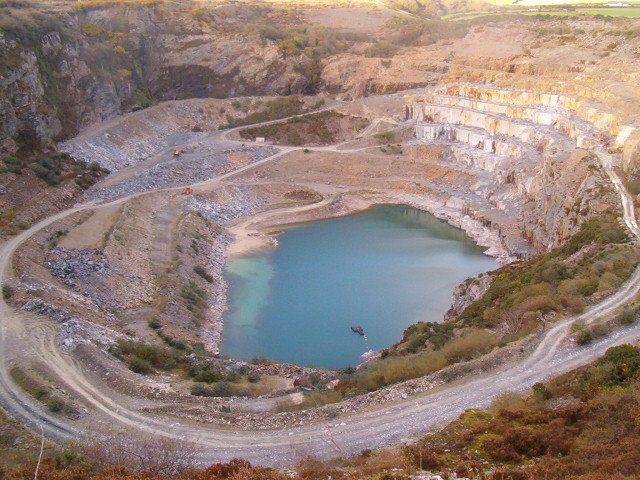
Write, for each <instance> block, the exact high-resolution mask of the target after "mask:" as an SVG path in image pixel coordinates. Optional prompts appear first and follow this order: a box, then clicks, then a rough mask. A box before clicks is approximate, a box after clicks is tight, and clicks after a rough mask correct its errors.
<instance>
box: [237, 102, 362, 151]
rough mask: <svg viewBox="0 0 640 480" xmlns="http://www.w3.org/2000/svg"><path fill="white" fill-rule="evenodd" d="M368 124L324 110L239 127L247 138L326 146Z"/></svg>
mask: <svg viewBox="0 0 640 480" xmlns="http://www.w3.org/2000/svg"><path fill="white" fill-rule="evenodd" d="M368 124H369V121H368V120H366V119H364V118H359V117H352V116H349V115H344V114H342V113H338V112H335V111H324V112H318V113H312V114H308V115H302V116H298V117H294V118H291V119H289V120H287V121H286V122H280V123H272V124H269V125H260V126H257V127H251V128H245V129H243V130H240V136H241V137H242V138H245V139H254V138H256V137H264V138H267V139H268V140H270V141H272V142H274V143H277V144H281V145H295V146H299V145H305V144H316V145H327V144H331V143H336V142H337V141H338V140H339V139H341V138H343V136H344V135H345V134H349V133H353V132H356V131H358V130H360V129H362V128H364V127H366V126H367V125H368Z"/></svg>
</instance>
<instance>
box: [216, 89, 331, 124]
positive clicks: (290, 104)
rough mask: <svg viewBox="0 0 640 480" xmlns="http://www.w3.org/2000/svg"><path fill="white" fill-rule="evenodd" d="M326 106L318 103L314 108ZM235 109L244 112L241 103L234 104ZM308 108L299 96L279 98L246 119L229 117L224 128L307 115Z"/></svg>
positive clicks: (265, 104)
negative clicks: (302, 114)
mask: <svg viewBox="0 0 640 480" xmlns="http://www.w3.org/2000/svg"><path fill="white" fill-rule="evenodd" d="M323 104H324V101H322V103H317V104H316V105H314V108H320V107H321V106H322V105H323ZM234 108H236V109H240V110H242V105H241V104H240V102H237V103H234ZM305 111H306V108H305V104H304V101H303V100H302V99H301V98H300V97H299V96H297V95H292V96H290V97H278V98H274V99H273V100H268V101H267V102H264V104H263V108H262V109H261V110H258V111H256V112H253V113H250V114H249V115H246V116H245V117H233V116H231V115H227V125H225V126H224V128H233V127H240V126H243V125H251V124H253V123H262V122H268V121H270V120H278V119H280V118H285V117H291V116H293V115H300V114H301V113H305Z"/></svg>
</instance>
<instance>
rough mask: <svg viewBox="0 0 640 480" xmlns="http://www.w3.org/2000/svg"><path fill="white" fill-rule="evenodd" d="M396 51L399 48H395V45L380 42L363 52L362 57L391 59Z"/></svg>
mask: <svg viewBox="0 0 640 480" xmlns="http://www.w3.org/2000/svg"><path fill="white" fill-rule="evenodd" d="M398 50H399V47H397V46H396V45H394V44H392V43H389V42H387V41H384V40H381V41H379V42H377V43H374V44H373V45H371V46H370V47H369V48H367V49H366V50H365V52H364V55H365V56H366V57H378V58H391V57H393V56H394V55H395V54H396V52H397V51H398Z"/></svg>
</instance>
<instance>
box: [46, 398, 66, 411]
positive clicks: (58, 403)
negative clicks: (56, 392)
mask: <svg viewBox="0 0 640 480" xmlns="http://www.w3.org/2000/svg"><path fill="white" fill-rule="evenodd" d="M47 407H48V408H49V411H50V412H53V413H59V412H61V411H62V410H63V409H64V408H65V403H64V401H63V400H61V399H59V398H57V397H52V398H50V399H49V401H48V402H47Z"/></svg>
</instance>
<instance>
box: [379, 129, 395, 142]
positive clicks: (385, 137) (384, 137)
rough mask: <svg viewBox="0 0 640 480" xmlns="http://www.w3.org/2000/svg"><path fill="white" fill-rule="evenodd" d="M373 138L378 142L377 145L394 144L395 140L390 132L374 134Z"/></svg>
mask: <svg viewBox="0 0 640 480" xmlns="http://www.w3.org/2000/svg"><path fill="white" fill-rule="evenodd" d="M373 137H374V138H375V139H376V140H377V141H378V143H382V144H388V143H391V142H395V140H396V134H395V132H391V131H387V132H381V133H376V134H375V135H374V136H373Z"/></svg>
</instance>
